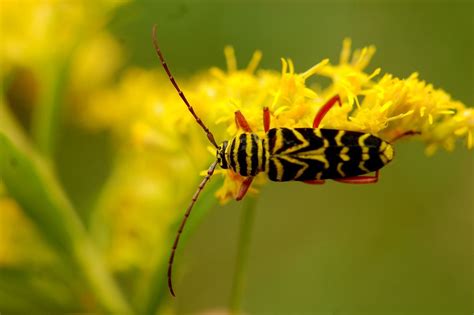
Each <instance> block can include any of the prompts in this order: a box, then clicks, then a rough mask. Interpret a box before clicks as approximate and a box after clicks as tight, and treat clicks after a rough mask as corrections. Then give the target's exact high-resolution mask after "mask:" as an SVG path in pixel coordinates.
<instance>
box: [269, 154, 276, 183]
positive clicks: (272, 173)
mask: <svg viewBox="0 0 474 315" xmlns="http://www.w3.org/2000/svg"><path fill="white" fill-rule="evenodd" d="M268 168H269V169H268V179H270V180H273V181H277V175H278V171H277V168H276V165H275V160H274V159H270V161H269V165H268Z"/></svg>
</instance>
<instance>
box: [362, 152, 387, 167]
mask: <svg viewBox="0 0 474 315" xmlns="http://www.w3.org/2000/svg"><path fill="white" fill-rule="evenodd" d="M384 165H385V164H384V163H383V161H382V159H380V154H379V148H378V147H371V148H369V159H368V160H367V161H365V162H364V166H365V168H367V169H368V170H370V171H376V170H378V169H380V168H382V167H383V166H384Z"/></svg>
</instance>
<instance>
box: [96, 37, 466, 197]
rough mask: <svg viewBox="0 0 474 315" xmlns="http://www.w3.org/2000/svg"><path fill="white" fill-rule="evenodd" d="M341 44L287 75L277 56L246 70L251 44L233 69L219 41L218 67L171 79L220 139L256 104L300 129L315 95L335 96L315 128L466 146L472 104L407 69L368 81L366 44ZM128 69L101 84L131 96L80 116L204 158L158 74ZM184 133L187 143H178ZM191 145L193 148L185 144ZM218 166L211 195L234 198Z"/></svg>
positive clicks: (231, 182)
mask: <svg viewBox="0 0 474 315" xmlns="http://www.w3.org/2000/svg"><path fill="white" fill-rule="evenodd" d="M350 46H351V42H350V40H348V39H346V40H344V42H343V49H342V52H341V57H340V61H339V63H337V64H332V63H330V62H329V61H328V60H323V61H321V62H319V63H317V64H316V65H315V66H314V67H312V68H310V69H309V70H307V71H303V72H302V73H297V72H296V71H295V66H294V64H293V62H292V61H291V60H285V59H282V70H281V72H280V73H279V72H276V71H271V70H258V71H256V68H257V65H258V62H259V60H260V58H261V53H260V52H259V51H257V52H256V53H255V54H254V56H253V58H252V60H251V61H250V63H249V64H248V66H247V67H245V68H243V69H239V68H238V67H237V62H236V59H235V56H234V51H233V49H232V48H230V47H226V49H225V51H224V52H225V56H226V60H227V71H224V70H221V69H218V68H211V69H210V70H209V71H207V72H205V73H202V74H200V75H198V76H194V77H192V78H191V79H189V80H180V83H181V85H183V90H184V91H185V93H186V94H187V96H188V98H189V99H190V101H191V103H192V104H193V106H194V107H195V109H196V112H198V114H199V115H200V116H201V118H202V119H203V120H204V121H205V122H206V123H207V125H208V126H209V127H210V129H211V130H213V132H214V134H215V135H216V137H217V138H218V140H220V141H222V140H225V139H229V138H231V137H234V136H235V135H236V134H237V132H238V130H237V128H236V126H235V123H234V112H235V111H236V110H240V111H241V112H242V113H243V114H244V116H245V117H246V118H247V120H248V122H249V124H250V127H251V128H252V129H253V130H254V131H255V132H257V133H263V123H262V108H263V107H264V106H268V107H269V108H270V111H271V121H272V127H282V126H285V127H308V126H311V123H312V120H313V118H314V116H315V114H316V112H317V111H318V110H319V108H320V107H321V106H322V105H323V104H324V103H325V101H327V99H329V98H330V97H331V96H334V95H336V94H338V95H340V96H341V99H342V102H343V105H342V106H341V107H335V108H333V109H332V110H331V111H330V112H329V113H328V114H327V116H326V117H325V118H324V120H323V122H322V124H321V127H325V128H337V129H345V130H353V131H363V132H369V133H372V134H374V135H377V136H379V137H381V138H383V139H386V140H388V141H390V140H391V139H394V138H395V137H396V136H398V135H400V134H403V133H405V132H409V131H413V132H417V133H418V132H419V133H420V134H421V136H420V137H417V138H418V139H421V140H422V141H424V142H425V143H426V145H427V147H426V151H427V153H433V152H434V151H435V150H436V148H437V147H439V146H441V147H444V148H445V149H448V150H451V149H452V148H453V147H454V143H455V140H456V139H457V138H465V139H466V143H467V147H468V148H470V149H471V148H472V147H473V140H472V137H473V132H474V116H473V110H472V109H469V108H466V107H465V106H464V105H463V104H462V103H461V102H459V101H455V100H452V99H451V97H450V96H449V95H448V94H447V93H446V92H444V91H442V90H440V89H435V88H434V87H433V86H432V85H431V84H427V83H425V82H423V81H420V80H419V79H418V74H416V73H414V74H412V75H411V76H409V77H408V78H407V79H399V78H396V77H394V76H393V75H391V74H384V75H383V76H382V77H381V78H380V79H377V77H378V75H379V73H380V72H381V71H380V69H376V70H375V71H373V72H372V73H366V72H365V68H366V67H367V65H368V64H369V62H370V59H371V57H372V56H373V54H374V53H375V48H374V47H373V46H370V47H366V48H363V49H361V50H356V51H355V52H354V53H351V47H350ZM134 71H137V70H134ZM133 76H134V79H133V80H132V79H130V77H129V76H126V77H125V80H124V81H123V82H122V83H121V85H120V88H119V90H118V91H117V90H112V91H109V92H108V93H109V94H115V95H117V93H118V94H120V93H126V92H125V91H129V94H130V96H131V101H130V102H123V101H121V99H122V98H124V96H118V97H117V98H115V101H114V102H104V100H103V99H102V98H98V99H97V100H96V102H97V104H96V106H93V107H91V110H92V111H96V114H95V115H92V116H87V117H88V118H87V119H88V120H89V122H90V123H91V124H99V125H102V126H106V125H109V126H112V125H113V126H114V127H113V128H112V129H114V130H116V131H117V132H122V133H123V132H125V133H126V132H130V133H131V134H132V135H133V138H131V139H134V141H135V142H137V140H138V143H141V144H143V145H145V147H148V148H149V150H156V149H159V150H164V151H169V150H172V151H173V152H174V153H175V154H176V155H172V156H169V158H170V159H174V158H177V157H178V156H179V155H180V154H187V155H188V156H189V155H190V154H191V156H192V157H193V158H194V160H195V161H201V162H199V163H198V164H199V165H201V166H202V167H204V165H206V163H207V162H208V161H207V160H208V159H206V158H204V157H203V153H202V149H200V146H203V145H204V143H205V137H203V136H202V134H201V135H199V134H200V133H201V130H200V129H199V128H198V126H197V124H195V123H194V122H193V119H192V117H191V115H189V113H187V112H186V108H185V106H183V104H182V103H181V100H180V98H179V97H178V95H177V94H176V92H175V91H174V90H173V89H172V87H171V86H170V84H168V85H167V84H166V83H165V82H164V81H166V80H167V79H166V77H164V76H162V77H161V78H160V79H155V80H154V81H153V82H152V80H150V78H148V79H147V80H145V81H142V79H141V76H151V74H150V73H147V72H145V71H142V72H140V75H138V74H137V73H135V74H133ZM311 76H315V77H316V79H317V78H318V77H327V78H329V79H330V80H331V84H330V85H329V86H328V87H325V88H324V89H318V88H317V87H316V88H315V87H312V86H308V85H307V84H306V80H307V79H308V78H309V77H311ZM129 98H130V97H129ZM127 99H128V98H127ZM132 99H133V101H132ZM99 103H101V104H102V105H99ZM112 103H113V105H111V107H112V106H113V109H112V108H111V107H110V108H106V106H107V105H105V104H112ZM100 117H101V118H100ZM123 120H126V121H127V123H125V124H124V122H123ZM127 130H128V131H127ZM189 137H191V138H193V139H195V142H193V141H185V139H186V138H189ZM193 144H194V145H193ZM196 144H197V145H196ZM191 145H192V148H193V150H189V147H190V146H191ZM198 152H199V154H198ZM213 154H214V153H213ZM185 173H186V177H188V178H189V177H190V176H189V174H188V173H187V172H185ZM218 173H221V174H223V175H224V185H223V187H222V188H221V189H219V190H218V192H217V196H218V198H219V199H220V200H221V201H222V202H225V201H227V200H229V199H230V198H232V197H235V196H236V194H237V192H238V189H239V186H240V182H241V181H242V178H241V177H240V176H238V175H237V174H234V173H232V172H231V171H230V170H221V171H218ZM259 177H262V176H259ZM262 181H264V179H263V178H262V179H261V180H260V182H262Z"/></svg>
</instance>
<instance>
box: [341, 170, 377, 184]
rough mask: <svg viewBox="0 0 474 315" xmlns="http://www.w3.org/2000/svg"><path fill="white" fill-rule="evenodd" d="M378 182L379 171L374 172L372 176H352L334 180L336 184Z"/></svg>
mask: <svg viewBox="0 0 474 315" xmlns="http://www.w3.org/2000/svg"><path fill="white" fill-rule="evenodd" d="M378 180H379V171H378V170H377V171H376V172H375V175H374V176H354V177H346V178H340V179H335V181H336V182H340V183H345V184H375V183H376V182H377V181H378Z"/></svg>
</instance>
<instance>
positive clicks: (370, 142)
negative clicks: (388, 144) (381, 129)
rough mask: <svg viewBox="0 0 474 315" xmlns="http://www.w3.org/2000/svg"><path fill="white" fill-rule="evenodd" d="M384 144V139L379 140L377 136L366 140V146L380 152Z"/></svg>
mask: <svg viewBox="0 0 474 315" xmlns="http://www.w3.org/2000/svg"><path fill="white" fill-rule="evenodd" d="M381 144H382V139H380V138H377V137H376V136H372V135H370V136H368V137H367V139H365V140H364V145H365V146H367V147H370V148H376V149H377V151H378V148H379V147H380V145H381Z"/></svg>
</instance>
